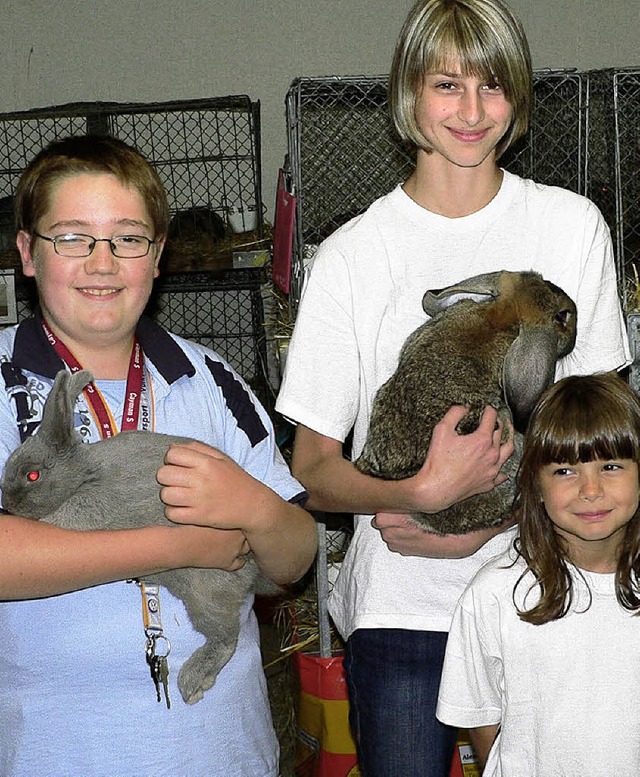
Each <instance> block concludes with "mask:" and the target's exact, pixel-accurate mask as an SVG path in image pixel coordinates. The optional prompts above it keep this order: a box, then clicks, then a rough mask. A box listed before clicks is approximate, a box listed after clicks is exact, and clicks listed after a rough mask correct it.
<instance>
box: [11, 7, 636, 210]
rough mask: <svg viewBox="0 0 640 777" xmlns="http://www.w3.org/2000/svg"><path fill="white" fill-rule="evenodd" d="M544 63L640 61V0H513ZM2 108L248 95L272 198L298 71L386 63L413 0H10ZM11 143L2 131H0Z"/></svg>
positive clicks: (367, 69) (328, 71) (358, 69)
mask: <svg viewBox="0 0 640 777" xmlns="http://www.w3.org/2000/svg"><path fill="white" fill-rule="evenodd" d="M511 2H512V7H513V9H514V10H515V11H516V13H518V15H519V16H520V18H521V19H522V21H523V23H524V25H525V27H526V29H527V32H528V34H529V39H530V43H531V49H532V53H533V59H534V67H536V68H542V67H576V68H578V69H580V70H586V69H590V68H601V67H629V66H634V67H635V66H639V67H640V43H639V41H640V2H639V0H606V2H602V0H598V1H597V2H596V0H561V2H558V0H511ZM2 6H3V8H2V14H1V17H0V29H1V30H2V38H3V45H2V47H0V73H1V74H2V75H1V77H0V113H3V112H7V111H14V110H25V109H29V108H36V107H43V106H47V105H56V104H61V103H66V102H76V101H85V100H86V101H94V100H115V101H121V102H138V101H140V102H147V101H161V100H180V99H185V100H186V99H191V98H198V97H217V96H225V95H230V94H248V95H249V96H250V97H251V98H252V99H253V100H260V102H261V107H262V150H263V189H264V200H265V203H266V204H267V206H268V208H269V211H270V212H271V211H272V207H273V198H274V188H275V181H276V175H277V170H278V167H279V166H280V164H281V163H282V160H283V158H284V154H285V152H286V143H287V141H286V127H285V109H284V100H285V96H286V93H287V90H288V88H289V85H290V84H291V81H292V80H293V79H294V78H296V77H297V76H320V75H322V76H324V75H361V74H365V75H372V74H379V73H386V72H388V69H389V63H390V59H391V55H392V51H393V46H394V43H395V39H396V36H397V34H398V32H399V29H400V26H401V24H402V21H403V18H404V16H405V15H406V13H407V11H408V9H409V8H410V6H411V0H391V1H390V2H375V0H270V1H269V2H265V1H264V0H209V2H206V1H205V0H137V2H131V0H104V2H102V3H98V2H95V0H86V1H85V0H55V2H44V0H4V2H3V3H2ZM0 142H2V139H1V137H0Z"/></svg>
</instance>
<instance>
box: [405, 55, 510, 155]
mask: <svg viewBox="0 0 640 777" xmlns="http://www.w3.org/2000/svg"><path fill="white" fill-rule="evenodd" d="M446 71H447V72H443V73H428V74H427V75H426V76H425V78H424V83H423V86H422V92H421V94H420V97H419V98H418V100H417V103H416V119H417V121H418V125H419V126H420V129H421V130H422V133H423V134H424V136H425V138H426V139H427V140H428V141H429V143H430V145H431V147H432V148H433V151H432V152H431V154H430V156H433V154H437V155H439V156H440V157H442V158H443V159H444V160H446V161H447V162H449V163H450V164H453V165H455V166H458V167H478V166H479V165H481V164H483V163H489V164H495V149H496V146H497V145H498V143H499V142H500V140H501V138H502V137H503V136H504V135H505V133H506V132H507V130H508V129H509V127H510V125H511V119H512V117H513V110H512V108H511V105H510V104H509V103H508V102H507V99H506V98H505V96H504V93H503V91H502V89H501V87H500V84H498V83H496V82H495V81H486V80H485V79H481V78H478V77H477V76H465V75H462V74H461V72H460V65H459V63H458V62H453V63H452V64H451V66H450V67H448V68H447V69H446Z"/></svg>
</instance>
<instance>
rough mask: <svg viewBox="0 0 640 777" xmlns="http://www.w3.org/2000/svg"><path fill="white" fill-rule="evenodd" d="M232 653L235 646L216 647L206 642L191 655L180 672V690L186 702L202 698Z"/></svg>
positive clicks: (190, 702) (193, 701)
mask: <svg viewBox="0 0 640 777" xmlns="http://www.w3.org/2000/svg"><path fill="white" fill-rule="evenodd" d="M232 655H233V648H231V649H228V650H221V649H220V648H217V649H214V648H213V647H212V646H211V645H210V644H209V643H205V644H204V645H202V647H199V648H198V649H197V650H196V651H194V652H193V653H192V654H191V656H189V658H188V659H187V660H186V661H185V662H184V664H183V665H182V667H181V668H180V671H179V672H178V690H179V691H180V694H181V695H182V698H183V699H184V701H185V703H186V704H195V703H196V702H199V701H200V699H202V697H203V696H204V692H205V691H208V690H209V688H211V687H212V686H213V684H214V683H215V681H216V678H217V677H218V675H219V674H220V670H221V669H222V668H223V667H224V666H225V664H226V663H227V662H228V661H229V659H230V658H231V656H232Z"/></svg>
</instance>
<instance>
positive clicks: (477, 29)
mask: <svg viewBox="0 0 640 777" xmlns="http://www.w3.org/2000/svg"><path fill="white" fill-rule="evenodd" d="M452 57H455V58H459V60H460V66H461V68H462V73H463V74H464V75H475V76H477V77H480V78H486V79H487V80H488V81H489V80H496V81H497V82H498V83H499V84H500V86H501V87H502V89H503V91H504V95H505V97H506V99H507V101H508V102H509V104H510V105H511V108H512V110H513V118H512V121H511V126H510V127H509V129H508V130H507V132H506V133H505V135H504V137H503V138H502V139H501V140H500V143H499V144H498V146H497V147H496V152H497V155H498V157H499V156H500V155H501V154H503V153H504V152H505V151H506V150H507V148H509V146H510V145H511V144H513V143H514V142H515V141H516V140H518V138H520V137H522V136H523V135H524V134H525V133H526V132H527V129H528V127H529V116H530V113H531V98H532V81H533V75H532V69H531V55H530V53H529V44H528V42H527V37H526V35H525V33H524V30H523V28H522V25H521V24H520V22H519V21H518V19H517V18H516V17H515V16H514V14H513V13H512V12H511V11H510V10H509V8H508V7H507V6H506V5H505V4H504V3H503V2H501V0H419V2H417V3H416V4H415V5H414V6H413V8H412V9H411V11H410V13H409V16H408V17H407V20H406V21H405V24H404V26H403V28H402V31H401V33H400V37H399V39H398V43H397V45H396V49H395V54H394V57H393V64H392V67H391V74H390V77H389V103H390V108H391V116H392V118H393V121H394V123H395V126H396V129H397V131H398V133H399V135H400V137H401V138H402V139H403V140H404V141H407V142H408V143H410V144H412V145H413V146H414V147H416V148H423V149H425V150H427V151H429V150H430V148H431V147H430V145H429V143H428V142H427V139H426V138H425V137H424V135H423V134H422V132H421V131H420V127H419V126H418V122H417V120H416V103H417V101H418V98H419V97H420V94H421V92H422V86H423V82H424V77H425V75H426V74H427V73H436V72H441V71H442V70H443V69H445V68H446V67H447V66H448V65H449V63H450V61H451V58H452Z"/></svg>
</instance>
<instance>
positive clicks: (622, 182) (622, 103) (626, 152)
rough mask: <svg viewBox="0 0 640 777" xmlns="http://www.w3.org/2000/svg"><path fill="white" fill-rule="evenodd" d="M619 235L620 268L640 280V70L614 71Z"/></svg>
mask: <svg viewBox="0 0 640 777" xmlns="http://www.w3.org/2000/svg"><path fill="white" fill-rule="evenodd" d="M612 79H613V104H614V111H613V114H614V117H615V172H616V181H615V193H616V238H617V244H618V258H619V268H620V272H621V274H622V277H623V278H626V279H627V281H631V280H637V269H638V265H639V263H640V181H639V180H638V171H639V170H640V70H624V71H617V72H614V73H613V76H612Z"/></svg>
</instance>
